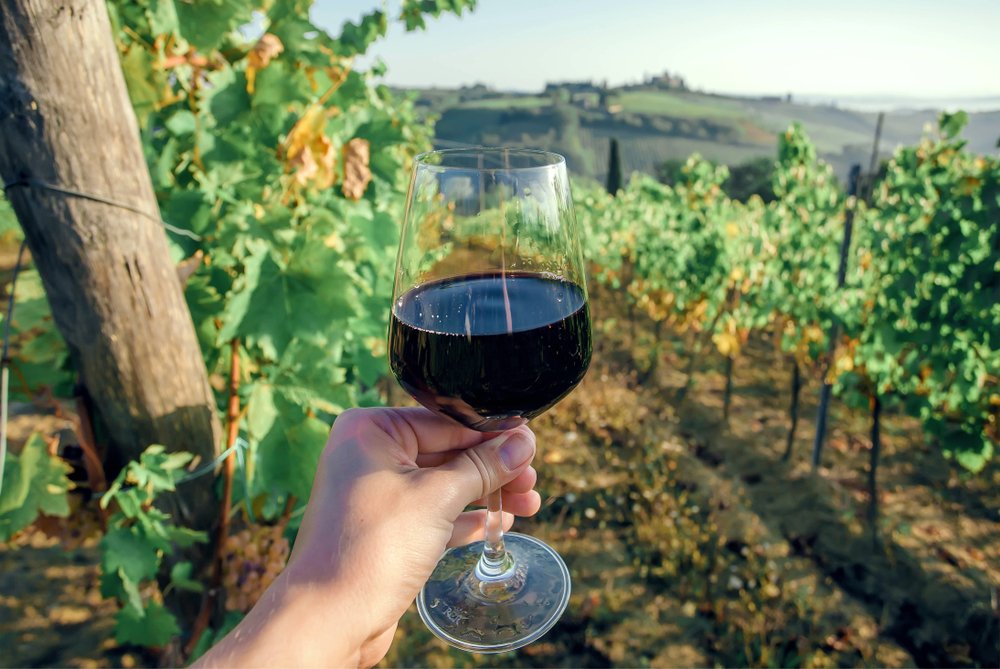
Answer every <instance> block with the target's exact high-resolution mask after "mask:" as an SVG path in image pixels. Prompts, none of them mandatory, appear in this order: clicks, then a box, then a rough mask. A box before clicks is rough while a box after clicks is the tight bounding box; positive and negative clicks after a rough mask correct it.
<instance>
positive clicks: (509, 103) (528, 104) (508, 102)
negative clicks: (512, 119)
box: [457, 95, 552, 109]
mask: <svg viewBox="0 0 1000 669" xmlns="http://www.w3.org/2000/svg"><path fill="white" fill-rule="evenodd" d="M550 104H552V99H551V98H547V97H542V96H537V95H531V96H523V97H503V98H485V99H483V100H468V101H466V102H463V103H461V104H459V105H457V106H458V107H461V108H462V109H539V108H541V107H547V106H549V105H550Z"/></svg>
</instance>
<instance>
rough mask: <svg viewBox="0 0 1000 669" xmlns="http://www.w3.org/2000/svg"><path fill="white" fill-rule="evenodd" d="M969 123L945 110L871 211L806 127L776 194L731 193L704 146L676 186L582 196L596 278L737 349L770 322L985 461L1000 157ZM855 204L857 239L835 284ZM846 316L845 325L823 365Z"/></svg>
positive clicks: (863, 400) (947, 442)
mask: <svg viewBox="0 0 1000 669" xmlns="http://www.w3.org/2000/svg"><path fill="white" fill-rule="evenodd" d="M963 124H964V116H963V115H962V114H956V115H944V116H943V117H942V119H941V135H940V137H939V138H937V139H932V138H927V139H925V140H924V141H922V142H921V143H920V144H919V145H918V146H916V147H910V148H904V149H900V150H899V151H898V152H897V154H896V156H895V158H894V159H893V160H892V162H891V163H890V164H889V165H888V167H887V170H886V174H885V176H884V177H883V178H882V179H881V180H880V182H879V188H878V191H877V193H876V196H875V200H874V202H873V203H872V205H871V207H865V206H864V205H863V204H862V203H861V202H859V201H857V199H855V198H846V197H845V196H844V195H843V193H842V192H841V191H840V189H839V188H838V186H837V184H836V182H835V180H834V178H833V174H832V172H831V170H830V168H829V166H827V165H825V164H823V163H822V162H820V161H819V160H818V159H817V157H816V150H815V148H814V146H813V145H812V143H811V142H810V141H809V140H808V138H807V137H806V136H805V134H804V133H803V131H802V129H801V128H800V127H798V126H796V125H793V126H792V127H791V128H789V129H788V131H787V132H785V133H784V134H783V135H782V136H781V137H780V138H779V144H778V161H777V163H776V164H775V166H774V171H773V181H772V189H773V192H774V195H775V199H774V200H773V201H772V202H769V203H767V204H765V203H764V202H763V201H762V200H761V199H760V198H757V197H751V198H750V199H749V200H747V202H745V203H741V202H738V201H735V200H732V199H730V198H729V197H727V196H726V194H725V193H724V192H723V190H722V187H723V185H724V184H725V183H726V178H727V175H726V173H725V171H724V169H723V170H720V169H719V168H716V167H714V166H712V165H711V164H710V163H707V162H705V161H702V160H700V159H698V158H697V157H692V158H691V159H689V160H688V161H687V162H686V163H685V164H684V165H683V166H680V167H678V166H676V165H673V166H670V172H671V175H672V177H671V181H672V185H667V186H663V185H660V184H657V183H654V182H653V181H652V180H651V179H648V178H644V179H643V178H640V179H636V180H634V181H633V182H632V184H631V185H630V186H629V187H628V188H627V189H626V190H625V191H624V192H623V193H622V194H621V196H620V197H619V198H617V199H615V198H610V197H607V196H605V195H603V194H602V193H600V192H598V191H596V190H590V191H581V192H578V193H577V198H576V199H577V209H578V211H579V216H580V218H581V220H582V222H583V224H584V225H585V226H586V228H587V233H588V234H587V235H586V236H585V239H586V242H585V244H586V245H585V249H584V251H585V254H586V256H587V258H588V260H590V261H591V263H592V264H593V265H594V268H593V274H594V276H596V277H597V279H598V281H601V282H604V283H608V284H610V285H611V286H613V287H616V288H617V287H623V288H625V289H626V290H627V293H628V296H629V297H630V299H631V300H632V301H633V303H634V305H635V306H636V307H637V308H638V309H639V311H640V312H641V313H643V314H644V315H645V316H647V317H648V318H650V319H651V320H652V321H653V322H655V323H666V324H668V325H670V326H671V327H673V328H674V329H675V331H678V332H680V333H686V332H688V333H695V334H698V333H704V334H705V335H711V339H712V342H713V343H714V344H715V347H716V349H717V350H718V351H719V353H721V354H722V355H723V356H727V357H733V356H735V355H738V354H739V350H740V346H741V343H742V342H743V341H745V340H746V338H747V336H748V333H749V332H750V331H752V330H758V331H762V330H770V331H772V332H773V334H774V335H775V337H776V340H777V342H778V344H779V345H780V347H781V348H782V349H784V350H785V351H787V352H789V353H791V354H792V355H793V356H794V357H795V358H796V361H797V362H798V363H799V365H801V366H803V367H804V368H806V369H808V368H809V367H810V365H811V364H812V363H818V362H827V363H830V377H831V378H832V379H834V380H836V381H837V385H836V388H837V389H838V390H839V392H840V393H841V394H842V395H843V396H844V397H845V399H846V400H847V401H848V402H849V403H850V404H852V405H857V406H867V403H868V400H869V398H870V397H871V396H872V395H873V394H878V395H879V396H881V397H883V399H885V400H888V401H890V402H895V403H896V404H897V405H898V406H899V407H901V408H902V409H904V410H906V411H907V412H909V413H911V414H912V415H914V416H917V417H919V418H920V419H921V420H922V421H923V424H924V426H925V429H926V431H927V433H928V435H930V436H931V437H932V438H933V439H934V440H935V441H936V442H937V443H938V444H939V445H940V446H941V447H942V448H943V449H944V450H945V452H946V453H948V454H951V455H953V456H954V457H955V458H956V459H957V461H958V462H959V463H960V464H962V465H963V466H964V467H966V468H968V469H970V470H972V471H978V470H980V469H981V468H982V467H983V466H984V464H985V463H986V462H987V461H988V460H989V458H991V457H992V454H993V452H994V449H995V444H996V442H997V438H998V434H997V432H998V428H997V424H998V416H997V414H998V411H1000V393H998V388H997V386H998V383H1000V380H998V378H997V375H996V370H997V369H1000V351H998V346H997V341H996V333H997V332H1000V307H998V305H1000V281H998V276H1000V237H998V234H1000V233H998V229H997V227H996V220H997V219H998V217H1000V211H998V207H1000V197H998V196H1000V172H998V169H1000V168H998V162H997V160H996V159H994V158H988V157H983V156H975V155H972V154H969V153H968V152H965V151H964V150H963V148H964V142H963V141H962V140H960V139H959V138H958V133H959V132H960V131H961V128H962V127H963ZM849 207H851V208H854V210H855V214H856V217H855V228H856V230H857V234H856V235H855V239H854V243H853V245H852V246H853V248H852V250H851V255H850V263H849V272H848V277H847V278H848V281H847V286H846V287H845V288H844V289H843V290H838V288H837V269H838V264H839V248H840V245H841V241H842V238H843V226H844V219H845V215H846V212H847V211H848V208H849ZM834 323H836V324H838V325H839V326H841V332H843V333H845V334H844V336H843V338H842V341H839V342H837V343H838V344H839V347H838V351H837V353H836V354H835V358H834V360H831V361H826V360H824V357H825V351H826V350H827V333H828V332H829V331H830V327H831V325H833V324H834ZM689 341H690V340H689ZM693 343H694V346H693V349H692V350H693V351H694V353H692V355H695V354H697V352H698V350H699V349H700V339H695V340H694V342H693ZM653 347H654V348H653V354H652V362H651V363H650V364H654V365H655V361H656V360H657V359H658V356H659V354H660V352H659V349H658V343H657V342H654V345H653ZM818 367H819V365H816V366H815V367H814V368H818Z"/></svg>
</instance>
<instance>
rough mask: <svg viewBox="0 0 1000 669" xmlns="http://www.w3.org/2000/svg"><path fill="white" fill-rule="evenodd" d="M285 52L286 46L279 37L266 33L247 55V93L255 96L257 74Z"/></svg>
mask: <svg viewBox="0 0 1000 669" xmlns="http://www.w3.org/2000/svg"><path fill="white" fill-rule="evenodd" d="M284 50H285V45H284V44H282V43H281V40H280V39H278V36H277V35H272V34H271V33H264V35H263V36H261V38H260V39H259V40H257V43H256V44H255V45H254V47H253V49H251V50H250V53H249V54H247V72H246V75H247V93H249V94H251V95H253V91H254V82H256V80H257V72H258V71H260V70H263V69H264V68H265V67H267V66H268V64H269V63H270V62H271V60H273V59H274V58H277V57H278V54H280V53H281V52H282V51H284Z"/></svg>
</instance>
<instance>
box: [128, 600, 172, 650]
mask: <svg viewBox="0 0 1000 669" xmlns="http://www.w3.org/2000/svg"><path fill="white" fill-rule="evenodd" d="M180 633H181V629H180V627H179V626H178V625H177V619H176V618H174V616H173V614H172V613H170V612H169V611H167V610H166V609H165V608H163V606H162V605H160V604H157V603H155V602H150V603H149V604H147V605H146V608H145V609H144V610H143V611H141V612H139V613H137V612H136V611H135V609H134V608H132V607H131V606H128V607H125V608H123V609H122V610H121V611H119V612H118V613H117V614H116V615H115V640H116V641H117V642H118V643H121V644H125V643H131V644H136V645H138V646H149V647H158V646H165V645H166V644H167V643H169V642H170V640H171V639H173V638H174V637H175V636H177V635H178V634H180Z"/></svg>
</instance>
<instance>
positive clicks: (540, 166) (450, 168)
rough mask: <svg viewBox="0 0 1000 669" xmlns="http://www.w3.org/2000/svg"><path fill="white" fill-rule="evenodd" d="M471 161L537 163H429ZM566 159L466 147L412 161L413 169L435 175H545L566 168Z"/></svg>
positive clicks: (535, 151) (548, 153) (538, 151)
mask: <svg viewBox="0 0 1000 669" xmlns="http://www.w3.org/2000/svg"><path fill="white" fill-rule="evenodd" d="M460 156H464V157H470V158H471V157H474V156H495V157H497V158H500V157H503V158H510V157H519V158H527V159H529V160H536V161H537V163H536V164H528V165H517V166H506V167H504V166H489V167H470V166H466V165H459V164H452V165H449V164H442V163H433V162H429V161H430V159H432V158H435V157H440V158H442V159H445V160H447V159H448V158H454V157H460ZM565 166H566V158H565V157H564V156H563V155H561V154H559V153H555V152H554V151H546V150H544V149H528V148H522V147H512V146H511V147H508V146H469V147H463V148H456V149H436V150H433V151H424V152H423V153H418V154H417V155H416V156H415V157H414V168H420V169H426V170H431V171H434V172H530V171H544V170H550V169H553V168H555V169H559V168H565Z"/></svg>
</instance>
